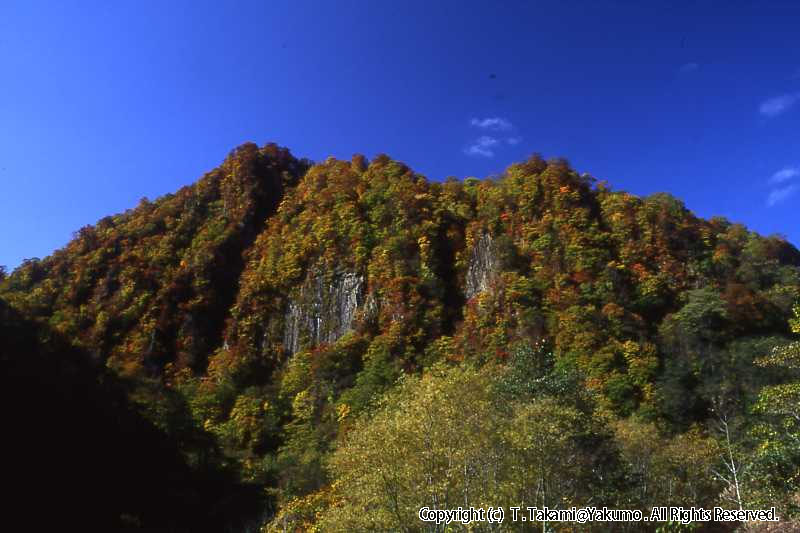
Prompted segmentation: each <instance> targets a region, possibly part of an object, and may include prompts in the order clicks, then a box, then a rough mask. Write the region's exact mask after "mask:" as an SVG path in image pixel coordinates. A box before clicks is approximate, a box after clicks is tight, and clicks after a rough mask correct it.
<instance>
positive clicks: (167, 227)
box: [0, 143, 800, 531]
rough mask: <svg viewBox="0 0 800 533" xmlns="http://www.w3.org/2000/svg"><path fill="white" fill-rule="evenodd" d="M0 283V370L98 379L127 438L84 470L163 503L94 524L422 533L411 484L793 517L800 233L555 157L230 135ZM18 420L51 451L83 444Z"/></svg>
mask: <svg viewBox="0 0 800 533" xmlns="http://www.w3.org/2000/svg"><path fill="white" fill-rule="evenodd" d="M0 304H2V306H3V307H2V309H3V310H4V311H3V314H2V315H1V316H2V320H3V323H0V326H2V327H3V328H5V329H3V330H2V331H3V334H4V335H3V337H2V339H1V340H0V342H2V344H3V346H0V348H2V350H3V352H2V354H3V364H4V365H8V366H9V368H23V367H24V368H25V373H23V374H24V375H26V376H29V372H30V368H29V366H26V365H27V363H26V361H27V362H28V363H29V362H30V360H31V359H30V357H31V354H33V353H35V354H36V359H35V360H36V361H37V365H39V366H40V367H41V374H42V375H48V376H49V375H50V374H51V373H55V375H60V374H63V373H65V372H66V373H67V375H69V376H72V377H71V378H70V379H74V380H75V383H76V385H75V386H76V387H77V386H78V385H77V384H78V383H85V382H86V380H87V379H88V380H89V381H97V380H101V381H102V382H103V383H105V385H103V387H100V388H99V389H97V390H94V389H91V390H90V392H87V394H89V395H90V396H91V395H92V394H96V395H97V399H98V400H97V401H101V400H100V398H107V397H113V398H115V400H114V402H116V403H115V404H114V405H118V406H119V409H124V411H125V412H126V413H128V414H127V415H126V416H128V417H129V419H128V418H126V420H128V422H125V424H130V425H131V426H130V427H136V428H139V429H137V430H135V431H134V430H131V431H134V433H136V434H137V435H146V436H147V437H146V438H145V437H142V440H141V447H140V448H139V449H138V450H137V451H136V452H133V451H131V450H128V449H127V448H125V447H122V448H119V450H116V451H115V450H106V452H105V453H104V455H103V456H102V457H104V458H106V459H104V460H107V461H108V465H109V468H111V469H112V470H113V469H115V468H117V469H119V471H120V472H121V473H123V475H125V476H134V475H135V473H134V472H131V471H130V469H128V468H124V465H125V464H126V462H127V461H128V460H129V457H127V456H126V454H129V453H140V454H144V455H146V456H152V457H154V458H156V457H157V458H159V461H161V463H158V464H163V465H164V466H163V468H162V469H161V472H160V473H161V474H162V475H163V476H164V477H163V479H162V480H160V481H154V482H158V483H164V484H166V485H164V486H165V487H166V488H165V489H164V490H165V491H166V492H165V493H164V494H165V495H162V496H160V497H161V498H168V499H169V498H175V501H176V502H178V501H179V502H181V503H180V505H178V504H177V503H176V510H175V512H174V513H173V512H170V511H168V510H165V509H163V508H162V507H158V506H157V507H153V506H152V504H153V502H152V501H149V500H147V498H143V499H142V498H140V499H134V500H132V503H131V504H130V506H124V505H122V506H119V507H115V506H112V507H111V508H112V510H113V511H114V512H112V513H111V515H110V516H109V517H108V518H107V520H108V521H107V522H105V525H106V526H107V527H110V528H122V527H127V528H131V529H136V528H141V529H151V530H152V529H154V528H157V527H166V526H167V525H168V526H169V527H171V528H172V530H181V531H183V530H185V531H191V530H195V531H196V530H198V528H202V527H203V526H202V524H203V520H201V519H199V518H198V517H202V516H203V513H208V514H209V516H211V515H213V517H214V519H213V520H212V521H208V522H206V524H207V525H208V527H217V526H219V525H220V524H227V525H232V524H235V526H231V527H240V528H245V529H246V528H250V530H258V529H261V530H263V531H288V530H304V531H388V530H391V531H423V530H426V529H425V526H424V524H423V523H422V522H420V521H419V519H418V517H417V515H416V512H417V511H418V509H419V507H421V506H423V505H428V506H431V507H432V508H433V507H435V508H448V507H457V506H458V505H463V506H470V505H474V506H479V507H487V506H490V505H505V506H508V505H521V506H523V507H524V506H525V505H526V504H530V505H539V506H544V505H547V506H551V507H565V508H566V507H570V506H573V505H576V506H581V505H587V504H590V503H591V504H592V505H595V506H603V505H607V506H609V507H615V508H628V509H641V510H643V511H645V512H648V513H649V510H650V509H652V508H653V507H654V506H668V505H681V506H686V507H691V506H704V507H709V506H714V505H721V506H726V507H730V508H733V509H739V508H769V507H771V506H773V505H775V506H777V507H778V514H779V516H781V517H782V519H783V520H786V521H790V520H796V517H797V516H798V512H800V509H798V505H800V445H798V439H800V425H799V424H800V414H799V413H800V407H799V406H800V346H799V345H798V338H800V337H798V336H799V335H800V306H799V305H800V251H798V250H797V249H796V248H795V247H794V246H792V245H791V244H790V243H788V242H787V241H786V240H785V239H783V238H781V237H778V236H769V237H764V236H761V235H758V234H756V233H754V232H752V231H749V230H748V229H747V228H745V227H744V226H742V225H740V224H736V223H732V222H730V221H728V220H726V219H724V218H719V217H717V218H712V219H710V220H704V219H701V218H699V217H697V216H695V215H694V214H693V213H691V212H690V211H689V210H688V209H687V208H686V207H685V206H684V205H683V204H682V203H681V202H680V201H679V200H678V199H676V198H674V197H672V196H670V195H668V194H665V193H660V194H655V195H652V196H648V197H644V198H640V197H636V196H633V195H631V194H628V193H626V192H621V191H614V190H612V189H611V188H610V187H609V186H608V185H607V184H606V183H604V182H600V183H598V182H597V181H596V180H595V179H594V178H592V177H591V176H589V175H588V174H585V173H584V174H579V173H578V172H576V171H575V170H574V169H572V167H571V166H570V165H569V163H568V162H567V161H565V160H562V159H553V160H545V159H543V158H541V157H539V156H532V157H531V158H530V159H528V160H527V161H524V162H522V163H519V164H514V165H511V166H510V167H509V168H508V169H506V170H505V172H503V173H502V175H500V176H496V177H494V178H492V179H485V180H479V179H475V178H470V179H467V180H464V181H461V180H458V179H454V178H451V179H447V180H445V181H442V182H438V181H432V180H428V179H427V178H426V177H424V176H422V175H419V174H417V173H415V172H414V171H413V170H412V169H410V168H409V167H407V166H406V165H404V164H402V163H400V162H398V161H394V160H392V159H391V158H389V157H388V156H386V155H379V156H377V157H375V158H374V159H373V160H371V161H368V160H367V159H366V158H365V157H363V156H360V155H356V156H354V157H353V158H352V160H350V161H343V160H337V159H334V158H330V159H328V160H326V161H324V162H321V163H318V164H313V163H312V162H311V161H308V160H303V159H297V158H295V157H294V156H292V154H291V153H290V152H289V150H287V149H286V148H281V147H279V146H277V145H275V144H267V145H265V146H263V147H258V146H256V145H255V144H252V143H248V144H245V145H242V146H240V147H238V148H237V149H235V150H233V151H232V152H231V154H230V155H229V156H228V158H226V160H225V161H224V162H223V163H222V165H220V166H219V167H218V168H216V169H214V170H212V171H211V172H209V173H207V174H206V175H204V176H203V177H202V178H200V179H199V180H198V181H197V182H196V183H194V184H193V185H190V186H187V187H184V188H182V189H181V190H179V191H176V192H175V193H174V194H168V195H165V196H164V197H161V198H158V199H156V200H153V201H149V200H146V199H143V200H142V201H141V202H140V204H139V205H138V206H136V207H135V208H133V209H130V210H128V211H126V212H125V213H122V214H118V215H113V216H108V217H106V218H103V219H102V220H100V221H99V222H98V223H97V224H95V225H93V226H86V227H84V228H82V229H80V230H79V231H77V232H76V234H75V237H74V239H73V240H72V241H71V242H70V243H69V244H68V245H67V246H66V247H64V248H63V249H61V250H58V251H56V252H55V253H54V254H53V255H51V256H49V257H46V258H44V259H41V260H39V259H33V260H29V261H26V262H24V263H23V264H22V265H21V266H19V267H18V268H16V269H15V270H14V271H13V272H11V273H6V271H5V270H4V269H2V268H0ZM21 331H24V332H25V333H24V338H25V339H26V341H25V342H24V343H19V342H17V343H12V342H11V341H10V340H9V339H12V338H15V337H19V335H22V333H20V332H21ZM19 338H22V337H19ZM53 339H58V340H57V342H56V341H55V340H53ZM65 361H70V362H69V364H67V363H65ZM72 361H80V363H77V362H72ZM9 375H12V374H9ZM98 376H105V377H102V378H99V377H98ZM45 382H46V383H51V382H52V380H50V378H48V380H45ZM46 383H43V384H41V385H40V386H41V387H43V388H44V389H46V388H47V387H48V386H50V385H47V384H46ZM65 383H67V384H68V383H72V382H71V381H62V384H61V385H60V387H63V386H65V385H64V384H65ZM59 391H61V389H59ZM92 391H93V392H92ZM62 393H63V391H61V392H59V393H58V394H59V395H60V394H62ZM84 401H85V402H88V403H91V402H92V399H91V397H89V398H82V399H81V402H84ZM76 405H77V404H76ZM81 405H82V404H81ZM21 409H23V410H24V407H22V408H21ZM29 416H35V415H34V413H33V412H31V413H30V415H29ZM87 416H88V415H87ZM92 416H94V415H92ZM97 416H98V417H99V418H98V420H103V421H105V422H104V423H107V422H108V416H109V415H108V413H105V412H103V413H98V414H97ZM49 424H52V426H50V425H49ZM86 424H87V425H91V422H90V421H89V422H86ZM87 427H88V426H87ZM126 427H127V426H125V427H123V428H121V429H120V428H119V427H118V428H117V429H116V430H115V431H122V432H124V431H126V429H125V428H126ZM141 428H146V430H144V429H141ZM37 431H38V432H39V434H41V438H43V439H45V438H52V439H53V442H56V441H57V440H58V439H61V438H67V439H68V440H70V442H71V445H70V447H69V448H67V449H69V450H71V451H70V453H75V452H74V450H80V449H81V448H82V444H81V443H83V442H84V441H85V440H86V439H87V438H88V436H87V435H82V434H80V433H72V434H69V435H66V436H65V435H63V434H61V433H62V432H63V431H64V428H63V427H62V426H61V425H59V424H55V423H53V422H46V423H45V425H44V426H43V427H40V428H39V429H38V430H37ZM143 432H144V433H143ZM153 443H161V444H159V445H155V444H153ZM47 450H48V452H49V453H52V454H56V455H57V454H59V450H58V448H57V447H56V445H55V444H53V445H52V448H49V447H48V448H47ZM165 450H166V451H165ZM165 454H167V455H165ZM80 457H81V460H82V461H86V462H87V463H90V462H91V461H93V456H92V454H81V455H80ZM64 460H69V459H68V458H66V457H65V458H64ZM97 460H100V459H99V458H98V459H97ZM156 462H157V461H156ZM87 468H89V466H88V465H87ZM158 475H159V474H158V473H157V472H156V473H154V474H153V476H154V477H153V479H154V480H155V479H157V476H158ZM186 479H192V480H195V481H193V483H196V484H197V485H196V486H200V487H202V490H199V489H198V490H199V492H198V493H197V495H196V498H197V500H198V501H200V500H202V501H203V502H205V503H204V504H203V505H202V506H199V505H198V506H191V505H190V504H189V503H187V499H186V492H185V491H186V490H188V489H186V487H185V486H184V485H183V483H184V482H185V480H186ZM180 480H184V481H180ZM137 482H141V480H139V481H137ZM178 495H182V496H180V497H179V496H178ZM154 498H155V496H154ZM234 500H235V501H236V502H239V503H241V505H238V504H234V503H232V502H233V501H234ZM154 509H155V510H154ZM189 514H194V517H193V518H191V519H190V518H189V517H184V518H181V516H183V515H189ZM165 524H166V525H165ZM210 524H214V526H211V525H210ZM602 526H603V524H594V525H593V526H591V527H595V528H596V530H597V531H604V530H605V529H604V528H603V527H602ZM550 527H553V528H554V530H556V531H561V530H563V531H569V530H570V529H569V527H570V526H569V525H568V524H551V525H550ZM589 527H590V526H588V525H587V528H589ZM665 527H666V526H665ZM620 528H622V529H619V530H620V531H623V530H625V531H638V530H642V529H641V528H642V526H641V524H627V525H624V526H620ZM472 530H473V531H478V530H482V529H480V527H478V528H477V529H475V528H473V529H472ZM487 530H488V529H487ZM509 530H513V528H512V529H509ZM586 530H589V529H586ZM643 530H647V529H643ZM665 531H666V530H665ZM674 531H678V529H674Z"/></svg>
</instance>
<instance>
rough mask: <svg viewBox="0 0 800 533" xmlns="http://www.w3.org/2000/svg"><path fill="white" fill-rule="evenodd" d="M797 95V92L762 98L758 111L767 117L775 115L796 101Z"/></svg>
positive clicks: (787, 108)
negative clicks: (766, 98)
mask: <svg viewBox="0 0 800 533" xmlns="http://www.w3.org/2000/svg"><path fill="white" fill-rule="evenodd" d="M797 97H798V95H797V94H784V95H781V96H776V97H775V98H770V99H769V100H764V101H763V102H761V105H760V106H759V107H758V111H759V113H761V114H762V115H765V116H767V117H777V116H778V115H780V114H781V113H784V112H786V111H788V110H789V109H790V108H791V107H792V106H793V105H794V103H795V102H796V101H797Z"/></svg>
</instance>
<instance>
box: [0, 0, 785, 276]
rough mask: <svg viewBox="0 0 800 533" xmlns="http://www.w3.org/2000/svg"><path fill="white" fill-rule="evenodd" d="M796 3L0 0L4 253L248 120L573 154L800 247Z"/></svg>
mask: <svg viewBox="0 0 800 533" xmlns="http://www.w3.org/2000/svg"><path fill="white" fill-rule="evenodd" d="M798 22H800V4H798V3H797V2H794V3H792V2H785V3H777V2H758V3H756V2H691V3H690V2H685V3H681V2H672V3H658V2H614V3H604V2H601V1H596V2H595V1H592V2H588V1H583V2H578V1H558V2H489V1H486V2H470V1H459V2H433V1H424V2H416V1H408V0H404V1H402V2H400V1H388V0H373V1H367V0H363V1H349V0H336V1H328V2H321V1H320V2H307V1H299V0H292V1H285V0H276V1H270V2H267V1H261V2H241V1H232V2H200V1H191V2H189V1H186V2H182V1H177V0H166V1H161V2H150V1H135V2H133V1H131V2H126V1H114V2H107V1H103V2H90V1H79V2H62V1H59V2H36V1H29V0H25V1H18V0H10V1H9V0H5V1H4V2H2V3H0V228H2V230H0V264H4V265H7V266H8V267H15V266H17V265H18V264H19V263H20V262H21V260H22V259H23V258H27V257H44V256H46V255H48V254H50V253H51V252H52V251H53V250H54V249H56V248H59V247H61V246H63V245H65V244H66V243H67V242H68V240H69V239H70V237H71V235H72V232H73V231H75V230H77V229H79V228H80V227H82V226H84V225H86V224H93V223H95V222H96V221H97V220H98V219H100V218H102V217H103V216H105V215H108V214H113V213H117V212H121V211H124V210H125V209H127V208H130V207H133V206H135V205H136V204H137V203H138V201H139V199H140V198H142V197H144V196H147V197H149V198H151V199H152V198H155V197H157V196H159V195H161V194H164V193H167V192H172V191H175V190H176V189H178V188H179V187H180V186H182V185H185V184H188V183H191V182H193V181H195V180H196V179H197V178H198V177H199V176H200V175H202V173H203V172H205V171H207V170H210V169H211V168H213V167H215V166H216V165H218V164H219V163H220V162H221V161H222V159H223V158H224V157H225V155H226V154H227V153H228V152H229V151H230V149H231V148H233V147H235V146H237V145H239V144H241V143H242V142H245V141H254V142H257V143H258V144H263V143H265V142H269V141H275V142H277V143H279V144H281V145H284V146H288V147H289V148H290V149H291V150H292V152H293V153H294V154H295V155H297V156H298V157H309V158H311V159H314V160H322V159H324V158H325V157H327V156H329V155H333V156H336V157H341V158H349V157H350V156H351V155H352V154H353V153H356V152H358V153H364V154H365V155H367V157H372V156H374V155H376V154H378V153H382V152H384V153H387V154H389V155H390V156H392V157H394V158H396V159H399V160H402V161H404V162H406V163H407V164H409V165H410V166H411V167H412V168H414V169H415V170H417V171H418V172H420V173H422V174H424V175H426V176H427V177H428V178H430V179H433V180H440V179H443V178H445V177H446V176H449V175H453V176H458V177H461V178H463V177H467V176H477V177H485V176H487V175H490V174H493V173H498V172H500V171H502V169H504V168H505V167H506V166H507V165H508V164H510V163H512V162H515V161H520V160H522V159H524V158H525V157H526V156H528V155H529V154H531V153H533V152H539V153H541V154H542V155H544V156H545V157H556V156H559V157H566V158H568V159H569V160H570V162H571V163H572V164H573V166H574V167H576V169H577V170H579V171H580V172H589V173H591V174H592V175H594V176H595V177H597V178H598V179H605V180H608V181H609V183H610V184H611V186H612V188H614V189H617V190H620V189H621V190H627V191H629V192H632V193H634V194H639V195H646V194H650V193H653V192H659V191H666V192H669V193H672V194H674V195H675V196H677V197H679V198H681V199H682V200H683V201H685V203H686V205H687V206H688V207H689V208H690V209H691V210H693V211H694V212H695V213H697V214H698V215H700V216H704V217H709V216H713V215H722V216H726V217H728V218H729V219H731V220H733V221H735V222H742V223H744V224H746V225H748V226H749V227H751V228H752V229H755V230H756V231H759V232H761V233H764V234H771V233H780V234H783V235H785V236H786V237H787V238H788V239H789V240H790V241H792V242H793V243H794V244H795V245H800V224H798V217H797V214H796V210H797V206H798V205H800V135H798V132H800V129H799V128H798V126H800V46H798V44H800V40H799V39H798V37H797V26H798Z"/></svg>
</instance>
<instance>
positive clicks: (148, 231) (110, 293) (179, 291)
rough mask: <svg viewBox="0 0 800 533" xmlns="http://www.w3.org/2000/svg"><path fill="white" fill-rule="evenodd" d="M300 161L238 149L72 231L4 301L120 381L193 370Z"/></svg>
mask: <svg viewBox="0 0 800 533" xmlns="http://www.w3.org/2000/svg"><path fill="white" fill-rule="evenodd" d="M306 166H307V165H306V164H305V163H303V162H300V161H297V160H296V159H294V158H293V157H292V156H291V154H290V153H289V152H288V150H286V149H283V148H279V147H277V146H276V145H267V146H265V147H264V148H261V149H259V148H258V147H257V146H256V145H254V144H245V145H242V146H240V147H239V148H237V149H236V150H234V151H233V152H232V153H231V155H230V156H229V157H228V158H227V159H226V160H225V162H224V163H223V164H222V165H221V166H220V167H219V168H217V169H215V170H213V171H211V172H209V173H208V174H206V175H205V176H204V177H203V178H202V179H200V180H199V181H198V182H197V183H196V184H194V185H192V186H189V187H184V188H182V189H181V190H180V191H178V192H177V193H176V194H174V195H173V194H170V195H167V196H165V197H163V198H160V199H159V200H157V201H155V202H149V201H147V200H146V199H143V200H142V202H141V203H140V205H139V206H138V207H137V208H135V209H133V210H130V211H128V212H126V213H124V214H122V215H117V216H113V217H106V218H104V219H102V220H101V221H100V222H98V224H97V225H96V226H87V227H85V228H83V229H81V230H80V231H79V232H78V233H77V235H76V237H75V239H74V240H73V241H72V242H70V243H69V244H68V245H67V246H66V247H65V248H64V249H61V250H59V251H57V252H56V253H55V254H53V255H52V256H51V257H48V258H46V259H44V260H42V261H29V262H26V263H25V264H24V265H23V266H21V267H20V268H18V269H17V270H16V271H15V272H14V274H13V275H12V276H11V277H10V279H9V280H8V281H7V283H6V284H5V287H4V290H3V293H4V297H5V298H6V299H7V300H8V301H9V302H10V303H12V304H13V305H14V306H16V307H17V308H18V309H19V310H20V311H22V312H23V313H24V314H25V315H27V316H29V317H35V318H37V319H40V320H42V321H47V323H48V324H49V325H50V327H52V328H53V329H54V330H55V331H57V332H59V333H61V334H63V335H65V336H68V337H71V338H74V339H75V341H76V344H77V345H79V346H81V347H83V348H85V349H86V350H88V351H91V352H92V353H94V354H95V357H97V358H98V359H101V360H103V361H107V362H108V366H109V367H111V368H114V369H115V370H117V371H118V372H119V373H120V374H121V375H125V376H132V375H143V374H145V375H151V376H153V375H159V374H160V373H161V372H162V371H163V369H164V366H165V365H166V364H168V363H172V364H174V365H175V366H177V367H178V368H181V367H191V368H193V369H202V368H203V367H204V366H205V362H206V361H205V359H206V357H207V354H208V353H209V351H210V350H211V349H213V348H214V347H215V346H216V345H217V344H218V343H219V339H220V334H221V331H222V329H223V321H224V318H225V316H226V315H227V312H228V308H229V307H230V304H231V302H232V301H233V300H234V298H235V294H236V290H237V285H238V278H239V273H240V272H241V270H242V267H243V259H242V254H243V252H244V251H245V250H246V249H247V248H248V247H249V246H250V244H251V243H252V241H253V239H254V238H255V236H256V235H257V234H258V233H259V232H260V230H261V228H262V227H263V224H264V221H265V220H266V218H267V217H268V216H269V215H271V214H272V213H273V212H274V210H275V209H276V207H277V206H278V203H279V202H280V200H281V198H282V195H283V192H284V190H285V188H286V187H287V186H291V185H293V184H294V183H296V181H297V178H298V177H299V176H300V175H301V174H302V173H303V172H304V171H305V168H306Z"/></svg>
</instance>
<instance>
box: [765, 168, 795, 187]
mask: <svg viewBox="0 0 800 533" xmlns="http://www.w3.org/2000/svg"><path fill="white" fill-rule="evenodd" d="M797 176H800V167H786V168H782V169H780V170H779V171H777V172H776V173H775V174H773V175H772V177H771V178H770V179H769V182H770V183H783V182H784V181H789V180H790V179H792V178H796V177H797Z"/></svg>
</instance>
